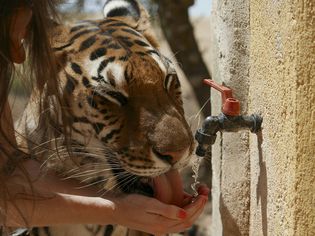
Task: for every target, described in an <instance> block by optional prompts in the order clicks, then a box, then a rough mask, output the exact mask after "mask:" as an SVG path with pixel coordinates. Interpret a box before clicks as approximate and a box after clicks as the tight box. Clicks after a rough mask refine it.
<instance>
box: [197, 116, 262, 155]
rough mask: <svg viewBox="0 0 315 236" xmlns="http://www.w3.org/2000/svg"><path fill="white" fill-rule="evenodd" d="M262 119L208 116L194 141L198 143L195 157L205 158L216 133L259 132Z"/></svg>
mask: <svg viewBox="0 0 315 236" xmlns="http://www.w3.org/2000/svg"><path fill="white" fill-rule="evenodd" d="M262 121H263V119H262V117H261V116H260V115H258V114H252V115H249V116H246V115H240V116H229V115H225V114H224V113H221V114H219V115H218V116H208V117H207V118H206V119H205V121H204V122H203V124H202V128H200V129H198V130H197V132H196V134H195V139H196V140H197V142H198V146H197V149H196V155H198V156H205V154H206V151H207V149H208V148H209V147H210V145H213V144H214V143H215V140H216V137H217V132H218V131H220V132H237V131H240V130H245V129H248V130H250V131H251V132H252V133H257V132H259V131H260V130H261V124H262Z"/></svg>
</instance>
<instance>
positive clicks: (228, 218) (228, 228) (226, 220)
mask: <svg viewBox="0 0 315 236" xmlns="http://www.w3.org/2000/svg"><path fill="white" fill-rule="evenodd" d="M220 213H221V220H222V225H224V226H225V227H223V232H222V235H223V236H241V235H242V234H241V232H240V230H239V228H238V224H237V223H236V222H235V219H234V218H233V216H232V215H231V213H230V211H229V209H228V208H227V207H226V205H225V203H224V200H223V198H222V195H220Z"/></svg>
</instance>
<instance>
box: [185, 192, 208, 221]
mask: <svg viewBox="0 0 315 236" xmlns="http://www.w3.org/2000/svg"><path fill="white" fill-rule="evenodd" d="M207 201H208V197H207V196H204V195H198V196H197V197H196V199H195V200H194V201H193V202H192V203H191V204H189V205H187V206H186V207H184V209H185V210H186V211H187V213H188V217H190V216H191V215H192V214H193V213H194V212H195V211H197V210H198V209H199V208H201V207H203V205H205V204H206V202H207Z"/></svg>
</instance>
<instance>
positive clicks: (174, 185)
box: [153, 170, 184, 206]
mask: <svg viewBox="0 0 315 236" xmlns="http://www.w3.org/2000/svg"><path fill="white" fill-rule="evenodd" d="M153 181H154V191H155V198H156V199H158V200H160V201H161V202H164V203H167V204H174V205H177V206H181V205H182V203H183V198H184V193H183V182H182V179H181V177H180V175H179V172H178V170H170V171H168V172H167V173H165V174H162V175H159V176H157V177H155V178H154V179H153Z"/></svg>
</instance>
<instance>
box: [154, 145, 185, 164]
mask: <svg viewBox="0 0 315 236" xmlns="http://www.w3.org/2000/svg"><path fill="white" fill-rule="evenodd" d="M152 150H153V153H154V154H155V155H156V156H157V157H158V158H159V159H161V160H162V161H165V162H168V163H169V164H171V165H174V164H175V163H176V162H178V161H179V160H180V159H181V158H183V157H184V156H185V155H187V149H184V150H180V151H169V152H159V151H157V150H156V149H154V148H153V149H152Z"/></svg>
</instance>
